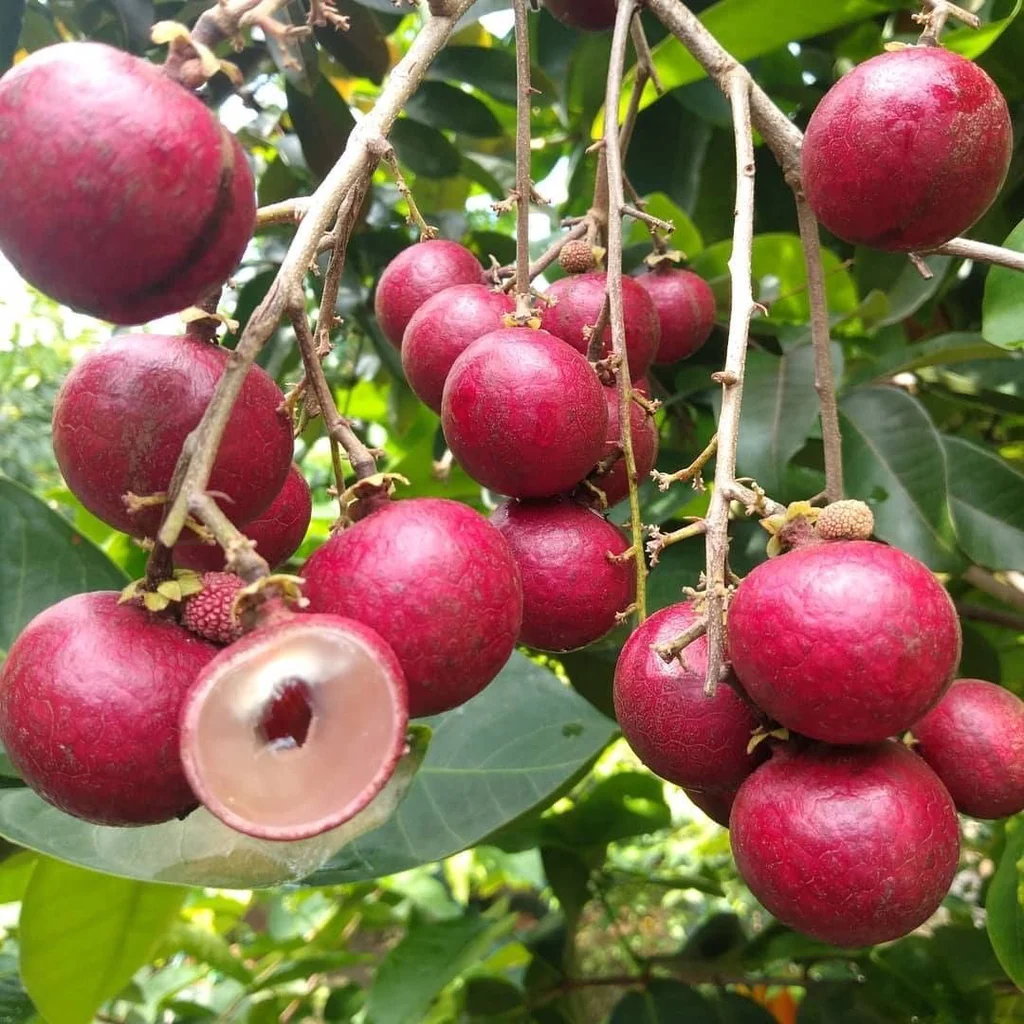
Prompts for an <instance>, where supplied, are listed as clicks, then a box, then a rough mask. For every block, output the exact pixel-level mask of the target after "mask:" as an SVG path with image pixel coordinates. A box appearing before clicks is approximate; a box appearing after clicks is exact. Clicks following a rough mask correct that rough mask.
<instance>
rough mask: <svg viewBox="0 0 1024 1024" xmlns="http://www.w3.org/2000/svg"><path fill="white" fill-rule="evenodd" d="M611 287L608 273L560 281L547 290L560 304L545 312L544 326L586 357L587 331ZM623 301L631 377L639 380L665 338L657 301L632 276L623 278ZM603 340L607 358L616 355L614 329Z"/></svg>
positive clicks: (564, 278)
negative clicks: (662, 336) (613, 343)
mask: <svg viewBox="0 0 1024 1024" xmlns="http://www.w3.org/2000/svg"><path fill="white" fill-rule="evenodd" d="M607 287H608V275H607V274H606V273H605V272H604V271H594V272H593V273H591V274H576V275H574V276H573V277H563V278H562V279H561V280H559V281H556V282H555V283H554V284H553V285H552V286H551V287H550V288H549V289H548V290H547V297H548V298H550V299H555V300H556V302H555V304H554V305H552V306H544V308H543V309H542V311H541V327H543V328H544V330H545V331H550V332H551V333H552V334H553V335H554V336H555V337H556V338H561V339H562V340H563V341H567V342H568V343H569V344H570V345H572V347H573V348H575V349H577V350H578V351H580V352H582V353H583V354H584V355H586V352H587V349H588V348H589V346H590V342H589V340H588V339H587V338H586V337H585V336H584V333H583V329H584V328H585V327H593V326H594V325H595V324H596V323H597V319H598V317H599V316H600V315H601V308H602V306H603V305H604V297H605V292H606V290H607ZM622 298H623V301H624V303H625V314H626V353H627V355H628V356H629V375H630V377H635V378H637V379H639V378H640V377H643V376H644V375H645V374H646V373H647V371H648V370H649V369H650V367H651V363H652V362H654V356H655V353H656V352H657V351H658V342H659V341H660V339H661V324H660V322H659V320H658V311H657V309H656V308H655V306H654V300H653V299H652V298H651V297H650V295H648V294H647V292H646V291H645V290H644V289H643V288H641V287H640V285H639V284H637V282H636V281H635V280H634V279H633V278H632V277H624V278H623V279H622ZM602 339H603V341H604V350H603V355H604V356H605V357H607V356H609V355H611V352H612V331H611V328H610V327H606V328H605V330H604V334H603V335H602Z"/></svg>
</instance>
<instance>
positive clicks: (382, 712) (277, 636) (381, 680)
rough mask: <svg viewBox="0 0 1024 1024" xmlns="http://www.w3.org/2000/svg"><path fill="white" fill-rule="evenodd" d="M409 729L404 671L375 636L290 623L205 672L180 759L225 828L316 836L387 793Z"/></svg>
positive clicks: (320, 618) (185, 722)
mask: <svg viewBox="0 0 1024 1024" xmlns="http://www.w3.org/2000/svg"><path fill="white" fill-rule="evenodd" d="M407 724H408V704H407V695H406V688H405V680H404V678H403V677H402V670H401V667H400V666H399V664H398V660H397V658H396V657H395V654H394V652H393V651H392V650H391V648H390V647H389V646H388V645H387V644H386V643H385V642H384V641H383V640H382V639H381V638H380V637H379V636H378V635H377V634H376V633H374V632H373V630H370V629H367V628H366V627H365V626H362V625H360V624H359V623H358V622H352V621H350V620H347V619H342V618H338V617H336V616H333V615H287V616H285V617H284V618H281V619H279V620H277V621H275V622H273V623H272V624H270V625H268V626H266V627H264V628H262V629H258V630H257V631H255V632H254V633H250V634H249V635H248V636H246V637H245V638H244V639H243V640H240V641H239V642H238V643H236V644H233V645H232V646H231V647H228V648H227V649H226V650H224V651H223V652H222V653H221V654H220V655H218V657H216V658H214V659H213V661H211V662H210V663H209V664H208V665H207V666H206V668H205V670H204V671H203V672H202V673H200V675H199V678H198V679H197V680H196V684H195V686H194V687H193V688H192V690H191V692H190V693H189V695H188V699H187V701H186V702H185V707H184V709H183V711H182V720H181V761H182V764H183V765H184V770H185V774H186V775H187V776H188V779H189V782H190V783H191V784H192V787H193V789H194V790H195V792H196V795H197V796H198V797H199V799H200V800H201V801H202V802H203V805H204V806H205V807H206V808H207V809H208V810H209V811H210V812H211V813H212V814H214V815H216V816H217V817H218V818H220V820H221V821H223V822H224V823H225V824H226V825H228V826H230V827H231V828H233V829H235V830H237V831H239V832H244V833H245V834H246V835H251V836H256V837H257V838H260V839H271V840H282V841H285V840H296V839H308V838H310V837H312V836H316V835H320V834H321V833H323V832H326V831H328V830H329V829H332V828H336V827H337V826H339V825H342V824H344V823H345V822H346V821H348V820H349V819H350V818H352V817H354V816H355V815H356V814H358V813H359V811H361V810H362V809H363V808H364V807H366V805H367V804H368V803H370V801H371V800H372V799H373V798H374V797H375V796H376V795H377V794H378V793H379V792H380V791H381V789H383V787H384V786H385V784H386V783H387V781H388V779H390V778H391V776H392V775H393V774H394V770H395V766H396V765H397V764H398V761H399V759H400V758H401V756H402V752H403V751H404V749H405V743H406V726H407Z"/></svg>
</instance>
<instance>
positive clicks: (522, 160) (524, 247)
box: [515, 0, 533, 324]
mask: <svg viewBox="0 0 1024 1024" xmlns="http://www.w3.org/2000/svg"><path fill="white" fill-rule="evenodd" d="M515 12H516V14H515V16H516V203H517V205H518V210H517V212H516V277H515V290H516V320H517V321H518V322H519V323H522V324H525V323H527V322H528V321H529V320H530V319H531V318H532V317H533V303H532V301H531V299H530V280H531V278H530V194H531V191H532V189H533V179H532V178H531V176H530V156H531V153H530V112H531V110H532V108H533V86H532V85H531V83H530V27H529V23H528V22H527V18H526V0H515Z"/></svg>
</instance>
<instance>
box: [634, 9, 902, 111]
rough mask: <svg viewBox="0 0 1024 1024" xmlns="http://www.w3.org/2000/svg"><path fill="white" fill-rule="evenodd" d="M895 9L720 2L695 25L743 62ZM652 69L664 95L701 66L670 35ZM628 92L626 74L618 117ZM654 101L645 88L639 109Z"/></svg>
mask: <svg viewBox="0 0 1024 1024" xmlns="http://www.w3.org/2000/svg"><path fill="white" fill-rule="evenodd" d="M900 6H902V5H901V3H900V0H829V2H828V3H821V2H820V0H719V3H716V4H714V5H713V6H711V7H710V8H708V10H706V11H704V12H703V14H701V16H700V20H701V21H702V22H703V23H704V25H705V27H706V28H707V29H708V30H709V31H710V32H711V34H712V35H713V36H714V37H715V38H716V39H717V40H718V42H719V43H721V44H722V46H724V47H725V49H727V50H728V51H729V52H730V53H731V54H732V55H733V56H734V57H736V58H737V59H738V60H740V61H743V62H746V61H748V60H750V59H752V58H753V57H759V56H760V55H761V54H764V53H771V52H772V51H773V50H775V49H778V48H779V47H781V46H785V45H786V44H787V43H790V42H795V41H799V40H801V39H810V38H812V37H813V36H818V35H821V34H823V33H825V32H828V31H830V30H832V29H834V28H838V27H840V26H841V25H849V24H851V23H853V22H855V21H861V20H863V19H864V18H871V17H874V16H875V15H877V14H882V13H884V12H886V11H890V10H893V9H895V8H897V7H900ZM754 26H756V29H755V28H754ZM654 64H655V67H656V69H657V71H658V75H659V77H660V78H661V80H662V82H663V83H664V87H665V89H666V90H669V89H676V88H678V87H679V86H681V85H687V84H688V83H690V82H696V81H698V80H699V79H701V78H703V77H704V71H703V69H702V68H701V66H700V65H699V64H698V63H697V61H696V60H694V58H693V57H691V56H690V54H689V53H688V52H687V51H686V50H685V48H684V47H683V45H682V43H680V42H679V41H678V40H677V39H676V38H675V37H674V36H668V37H667V38H666V39H665V40H663V41H662V42H661V43H659V44H658V45H657V46H655V47H654ZM632 91H633V73H630V74H629V75H627V76H626V81H625V83H624V85H623V90H622V99H621V101H620V111H619V116H620V117H622V116H623V115H624V114H625V111H626V109H627V107H628V104H629V97H630V94H631V93H632ZM657 98H658V93H657V90H656V89H654V87H653V86H652V85H651V84H650V83H649V84H648V86H647V88H646V89H645V90H644V94H643V99H642V101H641V106H642V107H647V106H649V105H650V104H652V103H654V102H655V101H656V100H657Z"/></svg>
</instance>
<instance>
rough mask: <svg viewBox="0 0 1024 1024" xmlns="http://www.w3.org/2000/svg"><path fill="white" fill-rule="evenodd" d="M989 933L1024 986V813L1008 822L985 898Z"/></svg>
mask: <svg viewBox="0 0 1024 1024" xmlns="http://www.w3.org/2000/svg"><path fill="white" fill-rule="evenodd" d="M985 910H986V911H987V915H988V916H987V926H988V935H989V938H990V939H991V940H992V948H993V949H994V950H995V953H996V956H997V957H998V958H999V962H1000V963H1001V964H1002V965H1003V970H1004V971H1006V973H1007V974H1008V975H1009V976H1010V977H1011V978H1012V979H1013V981H1014V983H1015V984H1016V985H1017V986H1018V988H1022V989H1024V815H1020V814H1018V815H1017V816H1016V817H1015V818H1013V819H1011V820H1010V821H1009V822H1008V823H1007V825H1006V846H1005V848H1004V849H1003V855H1002V857H1000V859H999V867H998V868H997V869H996V873H995V875H994V876H993V878H992V881H991V883H990V884H989V887H988V896H987V897H986V898H985Z"/></svg>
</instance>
